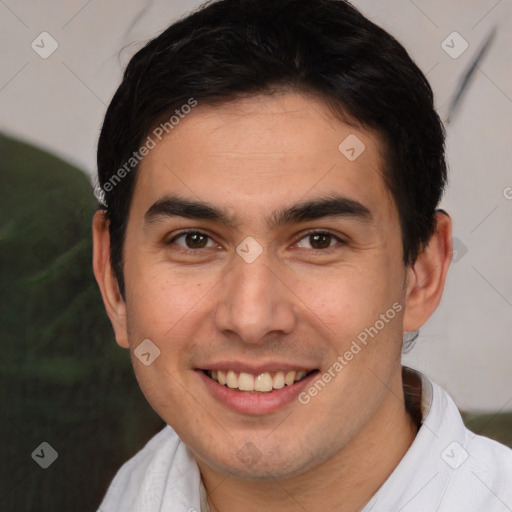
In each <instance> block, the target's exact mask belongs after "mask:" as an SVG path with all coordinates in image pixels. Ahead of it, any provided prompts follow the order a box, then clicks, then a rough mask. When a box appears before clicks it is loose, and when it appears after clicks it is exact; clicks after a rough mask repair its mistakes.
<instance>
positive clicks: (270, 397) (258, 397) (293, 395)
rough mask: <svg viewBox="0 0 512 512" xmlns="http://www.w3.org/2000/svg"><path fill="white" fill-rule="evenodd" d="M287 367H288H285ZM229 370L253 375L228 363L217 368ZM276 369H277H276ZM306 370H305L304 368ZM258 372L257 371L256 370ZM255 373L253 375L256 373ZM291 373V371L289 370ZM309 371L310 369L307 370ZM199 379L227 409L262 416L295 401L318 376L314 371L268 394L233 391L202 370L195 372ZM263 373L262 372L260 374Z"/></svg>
mask: <svg viewBox="0 0 512 512" xmlns="http://www.w3.org/2000/svg"><path fill="white" fill-rule="evenodd" d="M285 366H286V367H289V365H285ZM226 367H228V368H230V369H233V370H235V371H247V372H248V373H253V371H255V370H254V369H251V370H250V371H249V370H248V369H247V366H245V367H244V368H245V369H242V370H237V369H236V367H234V366H233V365H232V363H230V366H227V365H224V366H219V367H218V368H219V369H222V368H226ZM265 368H266V370H264V371H278V370H285V369H286V368H283V367H282V366H281V367H280V368H278V369H277V370H270V368H271V367H270V366H266V367H265ZM276 368H277V367H276ZM208 369H209V370H210V369H212V370H216V369H217V368H215V367H213V366H208ZM293 369H297V370H301V369H302V368H300V367H298V368H297V367H294V368H293ZM304 370H307V368H304ZM256 371H258V370H256ZM256 371H255V373H256ZM290 371H292V370H290ZM309 371H311V369H310V370H309ZM196 373H197V374H198V376H199V378H200V379H201V380H202V381H203V383H204V384H205V386H206V389H207V390H208V392H209V393H210V394H211V395H212V396H213V397H214V398H215V399H216V400H217V401H218V402H220V403H221V404H222V405H223V406H225V407H228V408H229V409H231V410H233V411H235V412H238V413H242V414H250V415H255V416H256V415H264V414H271V413H273V412H276V411H278V410H279V409H281V408H283V407H285V406H286V405H288V404H290V403H291V402H293V401H294V400H297V397H298V395H299V394H300V393H301V392H302V391H303V390H304V388H306V387H307V386H308V385H309V384H310V382H311V380H313V379H314V378H315V377H316V376H317V375H318V373H319V372H318V370H316V371H314V372H313V373H311V374H310V375H308V376H307V377H304V379H302V380H301V381H299V382H295V383H294V384H292V385H291V386H285V387H284V388H281V389H275V390H273V391H270V392H269V393H254V394H252V393H247V392H242V391H235V390H234V389H231V388H228V387H226V386H223V385H222V384H219V383H218V382H216V381H214V380H213V379H211V378H210V377H208V376H207V375H206V374H205V373H204V372H203V371H202V370H199V369H198V370H196ZM260 373H263V372H260Z"/></svg>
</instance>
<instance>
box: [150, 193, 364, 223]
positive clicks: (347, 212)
mask: <svg viewBox="0 0 512 512" xmlns="http://www.w3.org/2000/svg"><path fill="white" fill-rule="evenodd" d="M144 217H145V221H146V223H148V224H151V223H153V222H155V221H158V220H160V219H162V218H167V217H185V218H188V219H197V220H209V221H213V222H218V223H221V224H224V225H226V226H227V227H229V228H236V227H237V225H238V223H237V222H236V219H235V218H234V217H233V216H231V215H230V214H229V213H228V212H227V211H226V210H224V209H222V208H219V207H217V206H213V205H211V204H209V203H205V202H200V201H192V200H190V199H185V198H182V197H177V196H166V197H163V198H162V199H160V200H158V201H157V202H156V203H154V204H153V205H152V206H151V207H150V208H149V209H148V211H147V212H146V214H145V216H144ZM328 217H338V218H339V217H349V218H352V219H355V220H358V221H360V222H363V223H371V222H373V216H372V213H371V211H370V210H369V209H368V208H367V207H366V206H364V205H363V204H362V203H360V202H359V201H356V200H354V199H350V198H348V197H344V196H337V195H336V196H328V197H321V198H317V199H313V200H310V201H305V202H301V203H296V204H293V205H291V206H289V207H287V208H281V209H278V210H276V211H274V212H272V213H271V214H270V215H269V216H267V217H266V218H265V222H266V224H267V227H268V229H275V228H277V227H280V226H283V225H288V224H294V223H299V222H307V221H312V220H319V219H323V218H328Z"/></svg>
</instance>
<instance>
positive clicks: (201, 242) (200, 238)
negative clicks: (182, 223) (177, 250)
mask: <svg viewBox="0 0 512 512" xmlns="http://www.w3.org/2000/svg"><path fill="white" fill-rule="evenodd" d="M178 240H180V241H181V243H180V242H178ZM209 241H210V237H209V236H208V235H206V234H204V233H201V232H200V231H189V232H186V233H181V234H179V235H177V236H175V237H174V238H173V239H172V240H171V241H170V242H169V243H170V244H173V243H176V245H179V246H180V247H183V248H184V249H192V250H193V249H204V248H208V247H212V245H208V242H209ZM212 243H213V242H212ZM214 245H215V244H213V246H214Z"/></svg>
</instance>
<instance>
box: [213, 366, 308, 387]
mask: <svg viewBox="0 0 512 512" xmlns="http://www.w3.org/2000/svg"><path fill="white" fill-rule="evenodd" d="M306 374H307V372H306V371H304V370H299V371H291V372H284V371H279V372H275V374H274V375H271V373H270V372H264V373H260V374H259V375H252V374H251V373H245V372H235V371H233V370H227V371H223V370H212V371H210V372H208V375H210V377H211V378H212V379H213V380H216V381H217V382H218V383H219V384H222V385H223V386H227V387H228V388H231V389H239V390H240V391H263V392H265V391H267V392H268V391H272V389H281V388H283V387H284V386H285V385H287V386H291V385H292V384H293V383H294V382H297V381H299V380H301V379H303V378H304V377H305V376H306Z"/></svg>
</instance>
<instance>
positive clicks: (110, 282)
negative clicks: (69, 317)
mask: <svg viewBox="0 0 512 512" xmlns="http://www.w3.org/2000/svg"><path fill="white" fill-rule="evenodd" d="M108 227H109V221H108V220H107V217H106V212H105V211H104V210H99V211H97V212H96V213H95V214H94V218H93V221H92V236H93V260H92V261H93V270H94V276H95V277H96V281H97V283H98V286H99V288H100V292H101V296H102V298H103V303H104V304H105V309H106V310H107V314H108V316H109V318H110V322H111V323H112V327H113V328H114V333H115V336H116V341H117V343H118V344H119V345H120V346H121V347H123V348H128V347H129V344H128V336H127V326H126V304H125V302H124V300H123V297H122V296H121V292H120V291H119V285H118V283H117V279H116V278H115V276H114V272H113V270H112V265H111V260H110V232H109V229H108Z"/></svg>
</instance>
